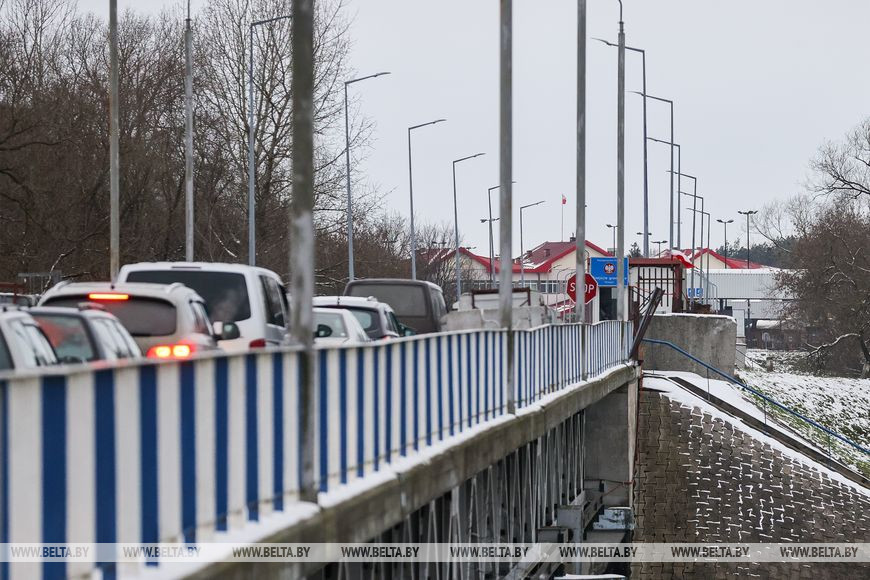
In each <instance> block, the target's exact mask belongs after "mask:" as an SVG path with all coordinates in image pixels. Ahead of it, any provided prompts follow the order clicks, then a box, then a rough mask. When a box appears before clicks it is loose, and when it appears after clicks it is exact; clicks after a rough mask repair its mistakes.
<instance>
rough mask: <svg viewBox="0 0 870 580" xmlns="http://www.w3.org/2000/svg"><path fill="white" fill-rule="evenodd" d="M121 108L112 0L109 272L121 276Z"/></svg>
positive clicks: (112, 2) (114, 0)
mask: <svg viewBox="0 0 870 580" xmlns="http://www.w3.org/2000/svg"><path fill="white" fill-rule="evenodd" d="M119 119H120V114H119V112H118V1H117V0H109V276H110V279H111V280H112V282H114V281H116V280H117V279H118V269H119V268H120V264H121V251H120V248H121V221H120V218H121V213H120V195H121V194H120V191H121V179H120V175H121V174H120V161H119V145H118V143H119V127H120V122H119Z"/></svg>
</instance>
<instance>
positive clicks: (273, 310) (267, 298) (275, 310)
mask: <svg viewBox="0 0 870 580" xmlns="http://www.w3.org/2000/svg"><path fill="white" fill-rule="evenodd" d="M260 284H261V285H262V287H263V299H264V300H263V302H264V303H265V305H266V322H267V323H269V324H274V325H276V326H282V327H283V326H284V325H285V323H284V304H283V301H282V300H281V287H280V286H278V283H277V282H275V280H273V279H272V278H269V277H268V276H260Z"/></svg>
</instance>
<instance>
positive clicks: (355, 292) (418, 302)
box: [347, 283, 428, 316]
mask: <svg viewBox="0 0 870 580" xmlns="http://www.w3.org/2000/svg"><path fill="white" fill-rule="evenodd" d="M347 294H348V296H374V297H375V298H377V299H378V301H379V302H386V303H387V304H389V305H390V307H391V308H392V309H393V310H395V311H396V314H398V315H399V316H426V311H427V310H428V306H427V304H426V302H427V298H426V294H425V292H424V291H423V287H422V286H420V285H418V284H382V283H354V284H352V285H351V286H350V288H348V291H347Z"/></svg>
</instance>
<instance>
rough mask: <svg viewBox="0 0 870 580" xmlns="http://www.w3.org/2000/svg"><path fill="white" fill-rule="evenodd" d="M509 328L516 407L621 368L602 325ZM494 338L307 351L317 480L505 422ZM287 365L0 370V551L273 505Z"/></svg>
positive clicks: (284, 480)
mask: <svg viewBox="0 0 870 580" xmlns="http://www.w3.org/2000/svg"><path fill="white" fill-rule="evenodd" d="M514 337H515V340H514V352H513V356H514V361H515V365H514V373H515V375H514V379H515V380H514V385H515V400H516V402H517V406H518V407H520V408H521V407H524V406H527V405H529V404H532V403H534V402H535V401H537V400H539V399H540V398H541V397H542V396H544V395H546V394H547V393H549V392H554V391H558V390H560V389H564V388H567V387H569V386H571V385H574V384H576V383H578V382H579V381H580V380H581V379H582V378H583V377H584V376H587V375H588V376H594V375H597V374H600V373H602V372H604V371H606V370H608V369H609V368H612V367H613V366H615V365H618V364H622V363H624V362H626V359H627V355H628V350H629V348H630V341H631V331H630V326H629V325H628V324H627V323H618V322H603V323H599V324H596V325H579V324H572V325H553V326H542V327H538V328H534V329H531V330H525V331H515V333H514ZM507 338H508V336H507V331H504V330H480V331H470V332H453V333H442V334H433V335H423V336H419V337H411V338H407V339H401V340H396V341H391V342H386V343H378V344H372V345H365V346H355V347H344V348H328V349H327V348H324V349H317V350H318V352H317V362H318V364H317V369H316V374H317V377H316V393H315V396H316V403H317V419H316V420H317V431H316V432H317V441H316V445H317V452H316V462H315V463H316V465H315V477H316V480H317V483H318V485H319V489H320V490H321V491H324V492H325V491H331V490H333V489H336V488H337V487H338V486H340V485H343V484H347V483H351V482H353V481H354V480H358V479H360V478H363V477H365V476H366V475H368V474H370V473H372V472H376V471H379V470H380V469H382V468H383V467H384V466H385V465H386V464H389V463H391V462H393V461H394V460H396V459H397V458H398V457H402V456H407V455H410V454H412V453H414V452H415V451H417V450H420V449H422V448H425V447H427V446H430V445H433V444H435V443H437V442H440V441H443V440H445V439H448V438H449V437H451V436H453V435H457V434H459V433H461V432H463V431H465V430H467V429H469V428H471V427H473V426H475V425H477V424H479V423H482V422H485V421H488V420H491V419H493V418H496V417H500V416H502V415H504V414H505V411H506V405H505V394H504V388H503V387H502V385H504V384H505V380H504V377H505V373H506V372H507V368H508V360H507V359H508V356H507V352H506V351H507V344H508V340H507ZM299 359H300V351H299V350H295V349H276V350H269V351H262V352H250V353H245V354H236V355H222V356H211V357H203V358H199V359H195V360H191V361H185V362H166V363H153V362H150V361H146V362H142V363H137V364H130V365H124V366H117V367H110V368H100V369H94V368H93V367H82V368H57V369H51V368H48V369H45V371H44V372H42V373H38V374H37V373H34V374H31V375H24V376H9V377H7V378H0V544H3V543H8V542H41V543H65V542H81V543H116V542H117V543H127V542H129V543H157V542H176V541H178V542H195V541H203V540H208V539H209V538H211V537H212V536H213V535H214V534H215V533H216V532H220V531H225V530H231V529H238V528H241V527H242V526H243V525H245V523H246V522H248V521H257V520H259V519H260V518H262V517H264V516H265V515H268V514H270V513H272V512H274V511H282V510H284V509H285V504H286V503H287V502H290V501H293V500H295V499H297V498H298V496H299V489H300V475H301V473H300V465H299V462H300V456H301V455H300V436H299V435H300V434H299V426H300V425H301V423H302V421H301V416H300V410H299V405H298V384H299ZM44 566H47V567H54V569H53V570H52V574H55V573H57V574H59V575H77V574H85V573H87V572H88V571H89V568H90V566H89V565H87V564H76V563H70V564H69V565H68V566H67V564H65V563H63V562H52V563H47V564H45V565H44ZM113 566H114V564H105V565H103V566H101V567H102V568H103V569H104V571H111V570H112V567H113ZM6 568H7V565H5V564H3V563H0V577H8V576H7V575H6V574H4V573H3V572H4V570H6ZM48 569H49V568H44V571H47V570H48Z"/></svg>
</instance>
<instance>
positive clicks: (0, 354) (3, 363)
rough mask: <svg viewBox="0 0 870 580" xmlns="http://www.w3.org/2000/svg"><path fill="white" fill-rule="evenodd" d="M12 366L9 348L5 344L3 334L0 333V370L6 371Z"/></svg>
mask: <svg viewBox="0 0 870 580" xmlns="http://www.w3.org/2000/svg"><path fill="white" fill-rule="evenodd" d="M11 368H12V355H11V354H9V348H8V347H7V346H6V341H5V340H4V339H3V335H2V334H0V371H8V370H9V369H11Z"/></svg>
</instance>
